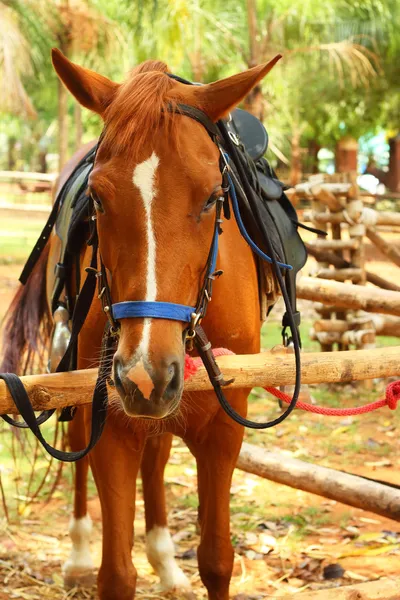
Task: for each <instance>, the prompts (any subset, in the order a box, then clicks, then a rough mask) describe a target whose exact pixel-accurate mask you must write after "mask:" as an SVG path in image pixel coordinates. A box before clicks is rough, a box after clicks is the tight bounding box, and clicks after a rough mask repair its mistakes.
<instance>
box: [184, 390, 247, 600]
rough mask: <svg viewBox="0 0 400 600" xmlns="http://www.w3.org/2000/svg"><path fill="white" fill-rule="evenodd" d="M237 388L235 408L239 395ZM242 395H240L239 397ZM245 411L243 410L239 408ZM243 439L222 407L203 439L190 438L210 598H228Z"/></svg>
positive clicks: (201, 566) (200, 559) (202, 574)
mask: <svg viewBox="0 0 400 600" xmlns="http://www.w3.org/2000/svg"><path fill="white" fill-rule="evenodd" d="M241 395H242V396H243V398H242V400H243V404H244V402H245V397H246V396H245V394H244V393H243V392H236V394H235V404H234V406H235V408H236V409H237V410H238V404H239V406H243V404H242V403H238V399H239V398H240V396H241ZM238 396H239V398H238ZM240 412H242V411H240ZM242 439H243V428H242V427H241V426H240V425H237V424H236V423H235V422H233V421H232V420H230V419H229V417H228V416H227V415H225V413H223V412H222V410H219V412H218V413H217V415H216V416H215V417H214V419H213V421H212V422H211V423H210V424H209V425H208V426H207V435H206V437H205V439H203V440H202V442H201V443H199V442H195V443H193V442H192V441H191V440H188V445H189V447H190V449H191V450H192V452H193V454H194V455H195V457H196V461H197V478H198V491H199V524H200V532H201V541H200V545H199V547H198V551H197V558H198V563H199V572H200V577H201V579H202V581H203V583H204V585H205V586H206V588H207V591H208V598H209V600H228V599H229V583H230V579H231V575H232V569H233V559H234V552H233V548H232V544H231V539H230V512H229V500H230V487H231V480H232V473H233V469H234V468H235V465H236V461H237V457H238V455H239V451H240V446H241V444H242Z"/></svg>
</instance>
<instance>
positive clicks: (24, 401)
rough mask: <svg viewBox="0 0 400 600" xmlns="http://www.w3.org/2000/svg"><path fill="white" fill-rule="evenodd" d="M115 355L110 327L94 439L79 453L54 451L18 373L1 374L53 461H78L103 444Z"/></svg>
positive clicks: (97, 389) (94, 402)
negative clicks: (112, 362) (45, 437)
mask: <svg viewBox="0 0 400 600" xmlns="http://www.w3.org/2000/svg"><path fill="white" fill-rule="evenodd" d="M113 353H114V338H113V336H111V335H110V332H109V327H108V325H107V326H106V329H105V331H104V335H103V343H102V356H101V360H100V368H99V374H98V377H97V381H96V387H95V389H94V394H93V400H92V430H91V434H90V440H89V443H88V445H87V446H86V448H84V449H83V450H78V451H75V452H65V451H63V450H59V449H58V448H53V446H51V445H50V444H48V443H47V442H46V440H45V439H44V437H43V435H42V432H41V431H40V428H39V426H38V423H37V421H36V417H35V413H34V410H33V408H32V405H31V402H30V400H29V396H28V394H27V393H26V390H25V387H24V385H23V383H22V381H21V379H20V378H19V377H18V376H17V375H15V374H14V373H0V379H3V380H4V381H5V383H6V385H7V387H8V389H9V391H10V394H11V396H12V398H13V400H14V402H15V405H16V407H17V409H18V411H19V413H20V414H21V415H22V418H23V419H24V421H25V423H27V425H28V427H29V428H30V429H31V431H32V433H33V434H34V435H35V436H36V438H37V439H38V440H39V442H40V443H41V444H42V446H43V447H44V449H45V450H47V452H48V453H49V454H50V455H51V456H52V457H53V458H56V459H57V460H63V461H65V462H75V461H77V460H79V459H81V458H83V457H84V456H86V455H87V454H88V453H89V452H90V450H91V449H92V448H93V447H94V446H95V445H96V444H97V442H98V441H99V439H100V436H101V434H102V432H103V429H104V424H105V420H106V415H107V405H108V392H107V384H106V379H107V378H108V376H109V374H110V371H111V360H110V359H111V357H112V354H113Z"/></svg>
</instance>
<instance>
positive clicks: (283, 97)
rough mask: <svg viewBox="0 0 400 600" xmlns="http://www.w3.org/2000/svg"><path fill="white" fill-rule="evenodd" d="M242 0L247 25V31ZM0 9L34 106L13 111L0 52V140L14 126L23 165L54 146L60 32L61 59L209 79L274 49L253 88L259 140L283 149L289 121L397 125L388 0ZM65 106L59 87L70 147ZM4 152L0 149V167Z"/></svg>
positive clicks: (320, 132)
mask: <svg viewBox="0 0 400 600" xmlns="http://www.w3.org/2000/svg"><path fill="white" fill-rule="evenodd" d="M253 6H254V9H255V16H256V30H255V33H254V36H253V39H252V40H250V37H251V36H252V34H251V30H250V31H249V24H248V11H251V9H252V7H253ZM0 10H1V11H2V14H6V15H7V18H8V21H9V22H12V24H13V27H14V29H15V30H16V31H17V32H19V33H18V35H19V40H20V45H19V48H20V52H19V53H16V52H15V48H14V47H13V48H14V49H13V53H12V56H13V57H14V58H13V60H14V62H15V72H16V75H17V76H18V78H19V79H18V80H19V81H20V85H21V88H18V89H20V91H21V94H22V96H21V98H22V99H23V98H25V101H26V102H28V103H29V102H30V103H31V105H32V106H33V107H34V109H35V111H36V113H37V119H36V120H27V118H26V117H25V116H24V113H23V111H22V109H21V106H20V105H19V104H18V103H17V101H16V100H15V97H14V96H13V95H12V91H13V90H11V89H10V86H9V85H7V84H8V83H9V82H7V81H5V73H6V71H5V62H4V59H2V55H1V53H0V85H1V89H2V94H3V96H4V94H7V93H8V94H9V98H8V100H7V102H3V103H2V110H3V113H4V112H6V113H7V116H6V119H3V122H2V125H1V130H0V137H1V142H2V143H1V146H2V148H3V149H6V146H7V143H6V142H7V139H8V138H9V137H10V136H14V135H16V136H17V138H18V140H21V144H22V147H23V151H22V152H21V153H20V158H21V160H22V162H23V163H24V166H25V168H32V163H33V165H35V159H34V158H33V157H34V155H35V153H37V149H38V148H42V149H43V148H45V149H46V150H47V152H56V150H57V146H56V133H57V80H56V76H55V74H54V71H53V69H52V66H51V61H50V49H51V47H52V46H58V47H60V45H63V44H65V43H66V40H67V41H68V44H69V48H70V52H71V54H70V57H71V58H72V59H73V60H76V61H77V62H79V63H81V64H83V65H84V66H86V67H89V68H92V69H95V70H98V71H100V72H101V73H103V74H104V75H107V76H109V77H111V78H114V79H116V80H121V79H122V78H123V77H124V74H125V73H126V72H127V71H128V70H129V68H130V67H131V66H132V65H134V64H136V63H138V62H141V61H143V60H145V59H147V58H160V59H162V60H164V61H165V62H167V63H168V64H169V66H170V69H171V71H174V72H176V73H179V74H180V75H182V76H185V77H188V78H190V79H193V80H195V81H204V82H207V81H213V80H215V79H217V78H220V77H223V76H226V75H229V74H231V73H234V72H237V71H239V70H241V69H244V68H246V67H247V66H248V65H249V64H251V63H252V62H262V61H266V60H269V59H270V58H271V57H272V56H273V55H275V54H276V53H278V52H281V53H282V54H283V55H284V58H283V60H282V61H281V62H280V63H279V64H278V66H277V67H276V68H275V69H274V71H273V72H272V73H271V74H270V75H269V76H268V77H267V79H266V80H265V82H264V83H263V92H264V97H265V103H266V120H267V126H268V129H269V132H270V137H271V140H272V141H273V145H274V146H275V147H276V148H277V149H278V150H280V151H281V152H282V153H283V154H284V155H286V156H287V157H290V152H291V146H290V144H291V138H292V135H293V132H297V133H300V136H301V142H302V145H306V144H307V143H308V141H310V140H313V139H317V140H318V142H319V144H322V145H325V146H328V147H331V148H333V147H334V145H335V143H336V141H337V140H338V139H339V138H340V137H342V136H343V135H346V134H349V135H352V136H354V137H359V136H361V135H365V134H367V133H374V132H375V131H376V130H377V129H378V128H385V127H387V128H389V130H390V132H391V133H393V132H396V131H397V129H398V115H399V100H398V98H399V94H398V81H399V66H398V65H399V60H398V57H399V54H400V43H399V39H400V37H399V35H398V33H397V28H396V22H398V16H399V12H400V9H399V3H398V2H397V0H379V1H378V2H376V1H375V0H363V1H361V0H360V1H354V0H326V1H325V2H321V1H320V0H308V1H307V2H302V3H298V2H294V0H258V1H256V2H254V0H253V1H252V0H239V1H237V0H235V2H233V1H232V0H225V1H224V2H222V1H221V0H214V1H213V2H211V1H210V0H151V1H145V0H140V1H139V2H135V3H133V2H130V1H129V0H107V1H106V0H79V1H76V2H74V3H72V2H70V3H68V2H64V1H63V0H54V1H53V0H52V1H50V0H13V2H10V1H9V0H0ZM0 38H2V42H3V47H4V44H5V43H6V42H7V41H8V43H10V42H9V39H8V38H9V36H8V37H6V36H5V28H3V29H2V28H0ZM250 42H251V43H250ZM24 48H25V49H27V48H28V49H29V53H28V55H27V53H26V51H25V54H24V52H23V50H24ZM17 54H18V56H17ZM11 87H12V86H11ZM14 87H15V86H14ZM14 91H15V90H14ZM21 111H22V112H21ZM0 112H1V111H0ZM13 113H14V114H13ZM73 113H74V101H73V99H72V98H69V101H68V120H69V126H70V127H69V129H70V134H69V138H70V139H69V142H70V151H71V152H72V150H73V148H74V115H73ZM21 115H22V116H21ZM82 118H83V128H84V140H83V141H88V140H89V139H91V138H93V137H94V136H96V135H98V133H99V130H100V122H99V119H98V118H97V117H96V116H93V115H90V114H89V113H88V112H87V111H84V112H83V117H82ZM3 141H4V142H5V143H3ZM6 158H7V153H6V151H5V150H3V154H1V155H0V164H1V166H3V167H4V166H6V164H5V163H6ZM36 162H37V161H36Z"/></svg>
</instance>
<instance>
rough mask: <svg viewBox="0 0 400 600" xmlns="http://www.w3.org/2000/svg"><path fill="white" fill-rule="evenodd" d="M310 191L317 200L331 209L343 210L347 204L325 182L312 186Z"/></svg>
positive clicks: (334, 210)
mask: <svg viewBox="0 0 400 600" xmlns="http://www.w3.org/2000/svg"><path fill="white" fill-rule="evenodd" d="M310 193H311V195H312V196H314V198H315V200H318V202H321V204H324V206H327V207H328V208H329V210H331V211H333V212H336V211H338V210H342V208H343V207H344V206H345V201H344V202H343V199H342V198H340V197H338V196H335V194H333V193H332V192H331V191H330V190H329V189H327V188H326V187H325V186H324V184H323V183H317V184H314V185H311V186H310Z"/></svg>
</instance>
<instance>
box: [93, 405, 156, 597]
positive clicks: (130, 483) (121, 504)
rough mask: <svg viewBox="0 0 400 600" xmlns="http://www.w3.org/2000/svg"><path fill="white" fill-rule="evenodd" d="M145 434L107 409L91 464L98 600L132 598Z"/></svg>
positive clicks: (134, 587) (134, 584)
mask: <svg viewBox="0 0 400 600" xmlns="http://www.w3.org/2000/svg"><path fill="white" fill-rule="evenodd" d="M144 442H145V438H144V435H143V434H142V433H141V432H138V431H137V430H136V429H134V427H133V426H132V425H130V424H129V423H128V424H127V422H126V418H125V419H124V418H121V415H120V414H113V412H111V411H110V412H109V414H108V416H107V421H106V425H105V428H104V431H103V434H102V436H101V439H100V441H99V442H98V444H97V445H96V447H95V448H94V449H93V450H92V452H91V453H90V466H91V468H92V472H93V475H94V479H95V482H96V487H97V491H98V494H99V498H100V503H101V512H102V522H103V553H102V561H101V566H100V570H99V575H98V579H97V584H98V593H99V598H100V600H132V599H133V598H134V597H135V589H136V578H137V573H136V569H135V567H134V565H133V563H132V557H131V552H132V546H133V522H134V517H135V496H136V477H137V473H138V471H139V467H140V461H141V456H142V451H143V447H144Z"/></svg>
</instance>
